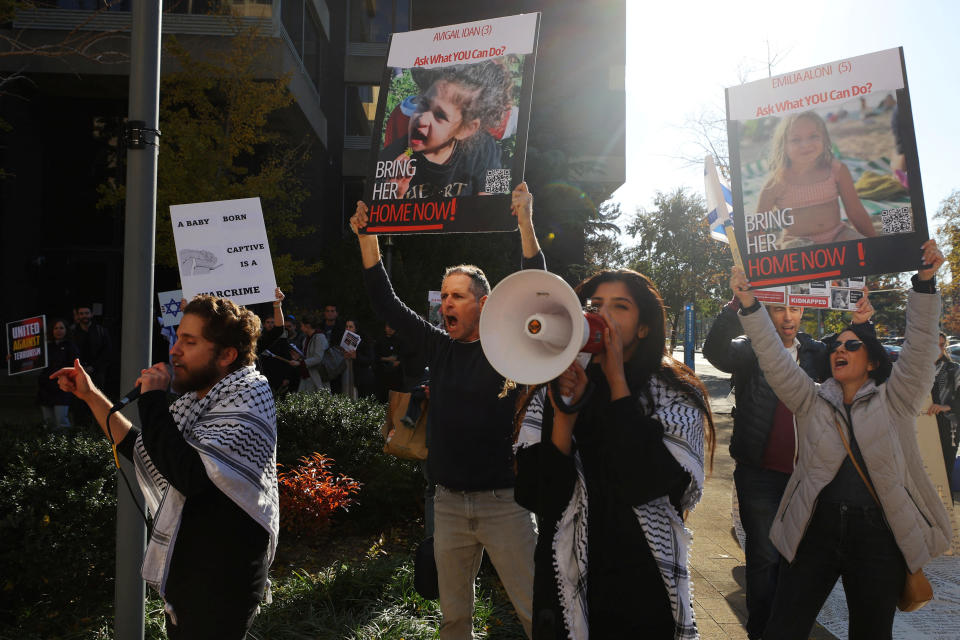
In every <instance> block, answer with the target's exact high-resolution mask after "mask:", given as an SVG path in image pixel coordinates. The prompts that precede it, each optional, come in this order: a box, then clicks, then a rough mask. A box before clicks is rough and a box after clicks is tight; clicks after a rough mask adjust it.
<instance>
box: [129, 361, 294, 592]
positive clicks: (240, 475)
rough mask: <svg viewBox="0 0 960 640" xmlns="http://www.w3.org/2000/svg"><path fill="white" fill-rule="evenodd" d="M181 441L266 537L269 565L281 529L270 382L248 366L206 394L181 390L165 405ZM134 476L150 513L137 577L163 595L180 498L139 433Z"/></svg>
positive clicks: (275, 432) (177, 524)
mask: <svg viewBox="0 0 960 640" xmlns="http://www.w3.org/2000/svg"><path fill="white" fill-rule="evenodd" d="M170 413H171V414H172V415H173V419H174V421H175V422H176V424H177V428H179V429H180V432H181V433H182V434H183V437H184V440H186V441H187V443H188V444H189V445H190V446H192V447H193V448H194V449H196V450H197V452H198V453H199V454H200V459H201V460H202V461H203V466H204V467H205V469H206V472H207V476H208V477H209V478H210V480H211V481H212V482H213V483H214V485H216V487H217V488H218V489H220V491H222V492H223V493H224V494H225V495H226V496H227V497H229V498H230V499H231V500H233V501H234V502H235V503H236V504H237V505H239V506H240V507H241V508H242V509H243V510H244V511H245V512H246V513H247V515H249V516H250V517H251V518H253V520H254V521H256V522H257V523H258V524H260V525H261V526H262V527H263V528H264V529H266V530H267V532H268V533H269V534H270V546H269V549H268V551H267V564H268V566H269V564H270V563H271V562H273V556H274V553H275V552H276V549H277V536H278V534H279V530H280V517H279V516H280V502H279V494H278V492H277V464H276V444H277V416H276V410H275V408H274V404H273V393H272V392H271V391H270V385H269V384H268V383H267V380H266V378H264V377H263V376H262V375H260V373H259V372H258V371H257V370H256V369H255V368H254V367H252V366H248V367H243V368H241V369H238V370H237V371H234V372H233V373H231V374H229V375H227V376H224V377H223V378H222V379H221V380H220V381H219V382H217V383H216V384H215V385H214V386H213V388H211V389H210V391H209V392H207V394H206V395H205V396H204V397H203V398H197V394H196V392H191V393H187V394H184V395H183V396H181V397H180V399H178V400H177V401H176V402H174V403H173V405H171V407H170ZM133 458H134V466H135V468H136V471H137V481H138V483H139V484H140V489H141V490H142V491H143V495H144V498H145V499H146V503H147V507H148V508H149V509H150V511H151V512H152V513H153V514H154V520H153V531H152V533H151V535H150V542H149V543H148V544H147V553H146V555H145V556H144V559H143V568H142V569H141V575H142V576H143V579H144V580H146V581H147V583H148V584H149V585H150V586H152V587H153V588H154V589H156V590H157V591H158V592H159V593H160V595H161V596H162V595H164V592H165V587H166V582H167V576H168V573H169V571H170V561H171V559H172V558H173V553H171V549H172V548H173V545H174V544H175V543H176V539H177V532H178V530H179V528H180V521H181V518H182V516H183V505H184V500H185V499H184V496H183V494H181V493H180V492H179V491H177V490H176V488H174V487H173V486H171V485H170V484H169V483H168V482H167V481H166V479H164V477H163V476H162V475H160V473H159V471H157V469H156V467H155V466H154V465H153V462H152V461H151V460H150V456H149V454H148V453H147V451H146V449H145V448H144V446H143V437H142V436H138V437H137V441H136V444H135V445H134V456H133Z"/></svg>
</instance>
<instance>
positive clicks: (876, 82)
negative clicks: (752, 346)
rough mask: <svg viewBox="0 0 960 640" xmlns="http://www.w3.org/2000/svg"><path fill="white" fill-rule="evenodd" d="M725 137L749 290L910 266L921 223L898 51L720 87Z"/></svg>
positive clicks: (916, 257) (915, 262) (923, 234)
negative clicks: (723, 99)
mask: <svg viewBox="0 0 960 640" xmlns="http://www.w3.org/2000/svg"><path fill="white" fill-rule="evenodd" d="M727 132H728V142H729V149H730V172H731V185H730V186H731V189H732V192H733V216H734V229H735V232H736V235H737V241H738V244H739V247H740V255H741V258H742V261H743V268H744V271H745V272H746V275H747V279H748V280H749V281H750V283H751V284H752V285H753V286H754V287H758V288H762V289H765V288H768V287H771V286H780V285H798V284H803V283H808V282H818V281H826V280H834V279H843V278H853V277H862V276H867V275H873V274H878V273H897V272H901V271H914V270H916V269H917V268H918V267H919V266H920V245H921V244H923V241H924V240H926V239H927V238H928V232H927V222H926V220H927V217H926V210H925V208H924V203H923V190H922V185H921V182H920V163H919V159H918V156H917V144H916V136H915V135H914V127H913V116H912V108H911V104H910V92H909V90H908V87H907V76H906V71H905V66H904V58H903V51H902V50H901V49H887V50H885V51H878V52H876V53H871V54H867V55H862V56H854V57H850V58H845V59H843V60H836V61H833V62H828V63H825V64H820V65H816V66H813V67H808V68H806V69H800V70H799V71H792V72H789V73H784V74H780V75H776V76H773V77H770V78H764V79H762V80H757V81H755V82H749V83H746V84H743V85H739V86H736V87H731V88H729V89H727ZM841 306H842V305H841Z"/></svg>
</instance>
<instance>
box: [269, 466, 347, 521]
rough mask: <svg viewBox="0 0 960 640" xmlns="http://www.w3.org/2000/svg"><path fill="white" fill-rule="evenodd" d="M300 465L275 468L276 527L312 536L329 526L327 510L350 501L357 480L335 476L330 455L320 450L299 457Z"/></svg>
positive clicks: (333, 509) (340, 506)
mask: <svg viewBox="0 0 960 640" xmlns="http://www.w3.org/2000/svg"><path fill="white" fill-rule="evenodd" d="M299 461H300V463H301V464H300V465H299V466H297V467H295V468H293V469H290V470H289V471H286V470H282V467H283V465H281V464H278V465H277V467H278V468H280V469H281V470H280V471H278V472H277V481H278V483H279V488H280V528H281V529H283V530H284V531H286V532H287V533H291V534H293V535H295V536H313V535H315V534H317V533H319V532H321V531H323V530H324V529H326V528H327V527H328V526H330V514H332V513H333V512H334V511H336V510H337V509H344V510H346V508H347V507H348V506H349V505H350V504H351V503H352V502H353V500H354V499H353V497H352V495H351V494H356V493H358V492H359V491H360V486H361V485H360V483H359V482H357V481H356V480H354V479H353V478H348V477H346V476H335V475H334V473H333V471H332V467H333V458H328V457H326V456H325V455H323V454H322V453H314V454H313V455H309V456H304V457H302V458H300V460H299Z"/></svg>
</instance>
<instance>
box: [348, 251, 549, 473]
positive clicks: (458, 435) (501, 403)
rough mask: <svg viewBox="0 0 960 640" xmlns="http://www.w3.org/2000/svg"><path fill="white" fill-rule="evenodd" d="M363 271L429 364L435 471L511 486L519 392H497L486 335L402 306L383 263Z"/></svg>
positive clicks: (534, 263)
mask: <svg viewBox="0 0 960 640" xmlns="http://www.w3.org/2000/svg"><path fill="white" fill-rule="evenodd" d="M545 266H546V265H545V262H544V259H543V254H542V253H538V254H537V255H536V256H534V257H533V258H530V259H527V258H524V260H523V267H524V268H536V269H544V268H545ZM363 275H364V282H365V284H366V288H367V293H368V294H369V296H370V301H371V304H372V305H373V308H374V311H376V313H377V315H379V316H380V317H381V318H382V319H383V320H384V321H386V322H387V324H389V325H390V326H391V327H393V328H395V329H396V330H397V331H398V332H399V334H400V335H402V336H403V340H404V342H405V343H407V344H409V345H410V346H411V347H412V348H413V349H415V350H416V351H417V352H419V353H422V354H424V357H425V358H426V362H427V366H429V367H430V418H429V419H430V429H429V430H428V432H429V440H428V442H427V447H428V448H429V450H430V455H429V457H428V458H427V466H428V468H429V472H430V477H431V478H432V479H434V480H436V482H438V483H439V484H441V485H443V486H444V487H447V488H449V489H454V490H457V491H483V490H487V489H503V488H506V487H512V486H513V485H514V474H513V423H512V421H513V412H514V404H515V400H516V394H515V393H511V394H509V395H507V396H506V397H504V398H498V397H497V396H498V395H499V393H500V390H501V389H502V388H503V376H502V375H500V374H499V373H497V372H496V371H495V370H494V368H493V367H492V366H490V363H489V362H487V358H486V357H485V356H484V354H483V349H482V348H481V347H480V341H479V340H477V341H474V342H458V341H456V340H453V339H451V338H450V336H448V335H447V333H446V332H445V331H443V330H441V329H438V328H436V327H434V326H433V325H431V324H430V323H429V322H427V321H426V320H424V319H423V318H421V317H420V316H419V315H417V313H416V312H414V311H413V310H411V309H410V308H409V307H407V306H406V305H405V304H403V302H401V300H400V299H399V298H398V297H397V296H396V294H395V293H394V291H393V287H392V286H391V285H390V280H389V279H388V278H387V272H386V271H384V268H383V263H382V262H381V263H377V264H376V265H374V266H373V267H370V268H369V269H365V270H364V274H363Z"/></svg>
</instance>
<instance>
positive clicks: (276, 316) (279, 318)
mask: <svg viewBox="0 0 960 640" xmlns="http://www.w3.org/2000/svg"><path fill="white" fill-rule="evenodd" d="M273 296H274V298H276V299H275V300H274V301H273V324H274V325H276V326H278V327H283V298H284V295H283V291H280V287H277V288H276V289H274V290H273ZM286 334H287V332H286V329H284V332H283V335H284V336H286Z"/></svg>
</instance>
